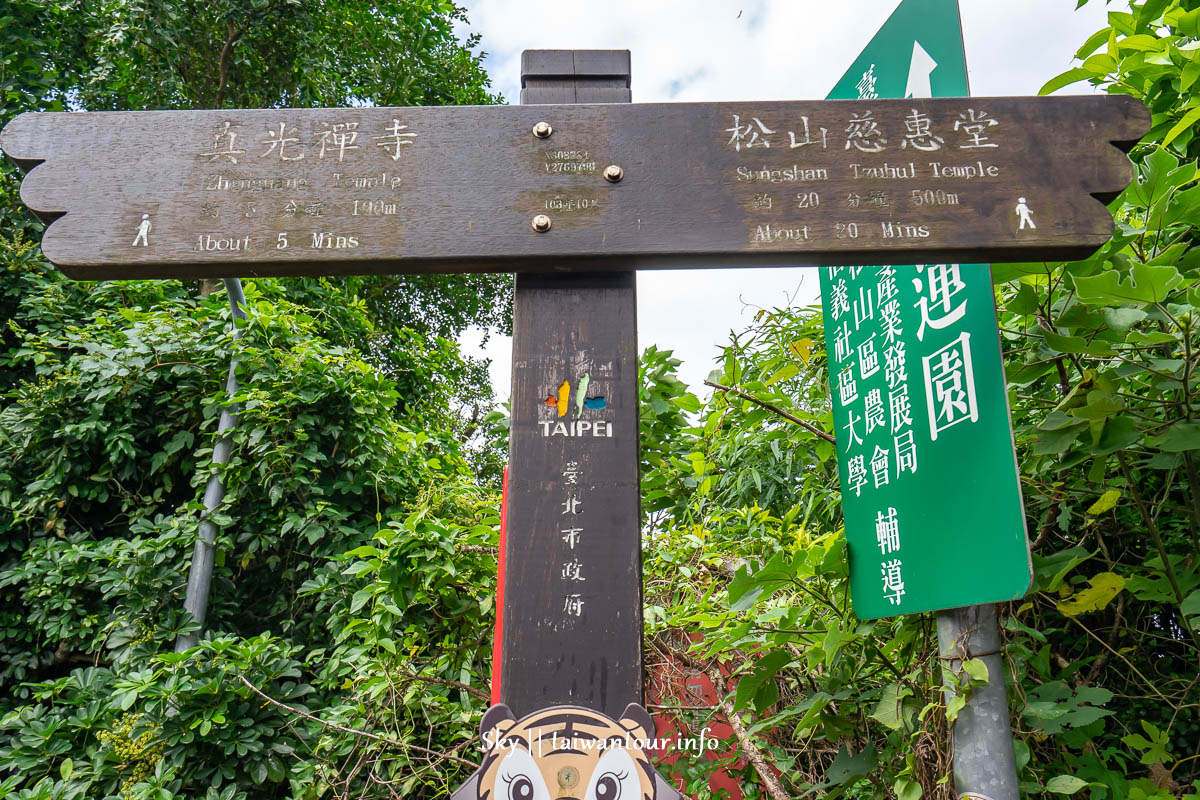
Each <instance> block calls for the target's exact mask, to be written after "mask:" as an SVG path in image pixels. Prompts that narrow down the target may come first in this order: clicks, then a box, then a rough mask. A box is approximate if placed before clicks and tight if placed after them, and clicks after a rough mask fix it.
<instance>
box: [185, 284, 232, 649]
mask: <svg viewBox="0 0 1200 800" xmlns="http://www.w3.org/2000/svg"><path fill="white" fill-rule="evenodd" d="M225 291H226V293H227V294H228V295H229V310H230V312H231V313H232V314H233V325H234V328H233V339H234V342H236V341H237V340H238V338H239V337H240V336H241V329H240V328H238V327H237V320H239V319H242V320H244V319H245V318H246V312H245V310H244V307H245V305H246V297H245V295H243V294H242V282H241V281H240V280H238V279H237V278H226V279H225ZM237 367H238V357H237V353H236V352H235V353H234V354H233V357H232V360H231V361H230V362H229V377H228V378H227V379H226V380H225V392H226V394H227V395H228V396H229V398H230V399H232V398H233V397H234V396H235V395H237V391H238V382H237ZM237 412H238V408H237V407H236V406H235V405H232V404H227V405H226V406H225V407H224V408H222V409H221V419H220V420H219V421H218V422H217V442H216V444H215V445H213V457H212V463H213V467H212V474H211V475H210V476H209V478H208V485H207V486H205V487H204V511H203V512H201V514H200V530H199V536H197V537H196V546H195V548H194V549H193V550H192V567H191V570H190V571H189V572H188V583H187V596H186V597H185V598H184V601H183V608H184V610H185V611H187V612H188V613H189V614H191V616H192V621H194V622H196V623H197V624H199V626H200V628H199V629H197V630H196V631H194V632H192V633H184V634H181V635H180V636H179V638H178V639H176V640H175V652H176V653H182V652H183V651H184V650H187V649H188V648H191V647H195V646H196V643H197V642H198V641H199V640H200V631H201V630H203V628H204V622H205V619H206V618H207V616H208V592H209V589H210V588H211V587H212V572H213V558H214V555H215V553H214V551H215V548H216V542H217V526H216V525H215V524H214V523H213V521H212V518H211V517H212V513H213V511H215V510H216V508H217V506H219V505H221V500H223V499H224V498H225V481H224V479H223V477H222V476H221V466H222V465H224V464H227V463H229V452H230V448H231V447H232V445H233V442H232V439H231V437H230V435H229V432H230V431H231V430H233V428H234V426H236V425H237Z"/></svg>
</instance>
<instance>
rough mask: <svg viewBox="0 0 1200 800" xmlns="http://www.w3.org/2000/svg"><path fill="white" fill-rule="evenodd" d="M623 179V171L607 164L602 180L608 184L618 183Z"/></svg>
mask: <svg viewBox="0 0 1200 800" xmlns="http://www.w3.org/2000/svg"><path fill="white" fill-rule="evenodd" d="M624 177H625V170H623V169H621V168H620V167H618V166H617V165H616V164H609V165H608V166H607V167H605V168H604V180H606V181H608V182H609V183H620V182H621V178H624Z"/></svg>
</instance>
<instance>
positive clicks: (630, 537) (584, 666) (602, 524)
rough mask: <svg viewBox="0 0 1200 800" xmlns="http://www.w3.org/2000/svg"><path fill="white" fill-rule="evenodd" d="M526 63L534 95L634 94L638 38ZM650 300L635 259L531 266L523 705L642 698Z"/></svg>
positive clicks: (521, 455) (525, 95)
mask: <svg viewBox="0 0 1200 800" xmlns="http://www.w3.org/2000/svg"><path fill="white" fill-rule="evenodd" d="M521 73H522V74H521V82H522V87H523V88H522V91H521V102H522V103H526V104H546V103H597V102H626V103H627V102H629V101H630V89H629V83H630V81H629V51H628V50H615V51H607V50H606V51H580V50H527V51H525V53H524V54H523V55H522V59H521ZM545 121H546V122H547V123H549V124H550V126H551V127H552V128H553V127H555V126H556V124H557V123H556V121H555V120H554V119H552V118H548V119H546V120H545ZM545 146H546V147H547V148H554V147H571V148H590V147H593V146H594V145H592V143H589V142H586V141H580V140H578V139H574V138H572V137H571V135H570V132H569V131H562V132H561V133H559V132H557V131H556V132H555V133H554V134H552V135H551V136H550V137H549V138H547V139H546V144H545ZM594 156H595V158H596V159H598V160H597V169H596V173H595V178H596V179H597V180H598V181H603V177H601V174H600V171H601V170H603V168H604V166H605V164H602V163H600V161H599V159H603V157H604V154H603V153H600V152H595V153H594ZM547 180H548V183H550V182H551V181H553V180H555V179H554V178H549V177H548V179H547ZM544 235H548V236H552V235H554V232H553V230H551V231H549V232H548V233H546V234H544ZM636 302H637V300H636V283H635V275H634V273H633V272H632V271H629V272H619V273H606V274H602V275H601V274H587V273H563V274H559V275H518V276H517V287H516V299H515V307H514V315H513V329H514V335H513V371H512V374H513V382H512V401H511V403H512V411H511V413H512V425H511V430H510V444H509V479H508V480H509V484H508V517H507V537H506V541H505V587H504V600H503V608H502V613H503V615H504V625H503V631H502V633H501V637H502V638H501V648H500V651H501V659H502V664H501V669H500V700H501V702H503V703H506V704H507V705H508V706H509V707H510V708H511V709H512V710H513V711H514V712H515V713H516V714H517V716H522V715H525V714H528V713H530V712H533V711H536V710H538V709H541V708H545V707H547V706H552V705H564V704H571V705H580V706H587V707H589V708H592V709H595V710H597V711H600V712H603V713H605V714H607V715H609V716H610V717H613V718H616V717H618V716H619V715H620V714H621V712H622V710H623V709H624V708H625V706H626V705H627V704H629V703H641V702H642V591H641V587H642V575H641V571H642V570H641V531H640V517H641V509H640V493H639V484H638V407H637V394H638V392H637V389H638V387H637V330H636V326H637V309H636Z"/></svg>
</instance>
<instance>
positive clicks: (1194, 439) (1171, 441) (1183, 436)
mask: <svg viewBox="0 0 1200 800" xmlns="http://www.w3.org/2000/svg"><path fill="white" fill-rule="evenodd" d="M1155 441H1156V445H1157V447H1158V448H1159V449H1161V450H1165V451H1166V452H1168V453H1182V452H1184V451H1186V450H1200V423H1197V422H1176V423H1173V424H1172V425H1171V427H1169V428H1167V430H1166V433H1165V434H1164V435H1163V436H1162V437H1161V438H1159V439H1157V440H1155Z"/></svg>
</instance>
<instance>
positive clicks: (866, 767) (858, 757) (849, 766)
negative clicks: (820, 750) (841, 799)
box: [825, 742, 879, 786]
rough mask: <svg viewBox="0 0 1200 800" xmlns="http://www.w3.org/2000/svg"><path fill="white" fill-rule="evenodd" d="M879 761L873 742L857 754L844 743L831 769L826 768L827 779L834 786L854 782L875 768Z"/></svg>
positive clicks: (830, 766)
mask: <svg viewBox="0 0 1200 800" xmlns="http://www.w3.org/2000/svg"><path fill="white" fill-rule="evenodd" d="M878 763H879V756H878V754H877V753H876V752H875V744H874V743H873V742H868V743H867V746H866V748H865V749H864V750H863V751H862V752H861V753H857V754H855V753H853V752H851V751H850V750H849V749H847V748H846V746H845V745H842V747H841V748H840V749H839V750H838V754H837V755H836V756H834V759H833V762H832V763H831V764H830V765H829V769H827V770H825V780H827V781H829V783H831V784H833V785H834V786H842V785H846V784H852V783H854V782H855V781H857V780H858V779H859V778H863V777H865V776H866V775H867V774H868V773H869V772H870V771H871V770H873V769H875V767H876V765H877V764H878Z"/></svg>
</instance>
